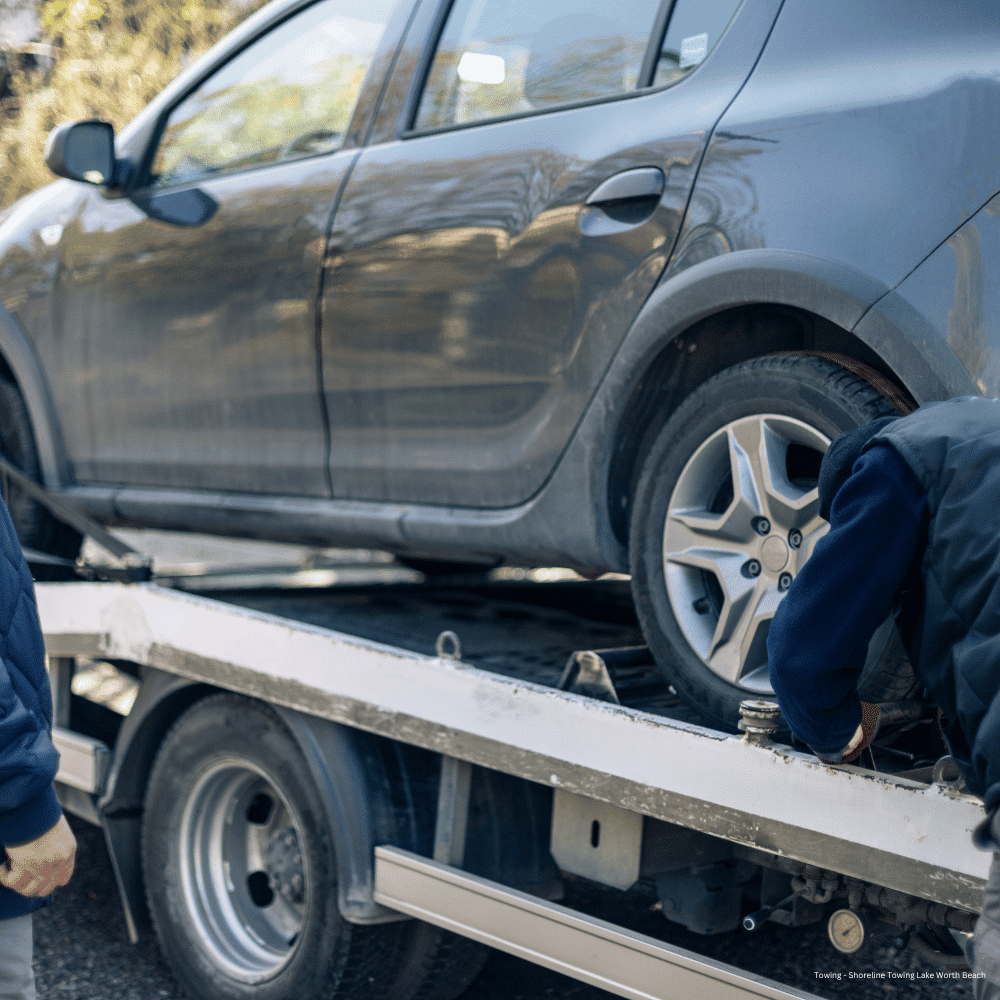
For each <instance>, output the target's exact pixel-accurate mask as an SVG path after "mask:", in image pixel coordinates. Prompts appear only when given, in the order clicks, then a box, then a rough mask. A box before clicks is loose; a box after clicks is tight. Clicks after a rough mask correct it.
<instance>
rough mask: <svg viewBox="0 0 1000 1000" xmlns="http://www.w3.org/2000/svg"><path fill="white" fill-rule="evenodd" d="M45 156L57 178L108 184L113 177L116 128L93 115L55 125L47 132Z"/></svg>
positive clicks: (111, 182)
mask: <svg viewBox="0 0 1000 1000" xmlns="http://www.w3.org/2000/svg"><path fill="white" fill-rule="evenodd" d="M44 156H45V163H46V166H48V168H49V170H51V171H52V173H54V174H55V175H56V176H57V177H68V178H69V179H70V180H73V181H83V182H84V183H85V184H97V185H104V186H109V185H111V184H113V183H114V179H115V130H114V128H113V126H112V125H111V124H110V123H109V122H102V121H99V120H98V119H96V118H91V119H88V120H87V121H82V122H67V123H66V124H65V125H58V126H56V127H55V128H54V129H53V130H52V131H51V132H50V133H49V138H48V140H47V141H46V143H45V153H44Z"/></svg>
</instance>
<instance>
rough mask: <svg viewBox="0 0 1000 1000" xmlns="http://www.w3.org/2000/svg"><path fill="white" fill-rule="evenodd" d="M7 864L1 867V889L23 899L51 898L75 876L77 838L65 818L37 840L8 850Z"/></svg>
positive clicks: (60, 818) (60, 819)
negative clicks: (34, 897) (31, 897)
mask: <svg viewBox="0 0 1000 1000" xmlns="http://www.w3.org/2000/svg"><path fill="white" fill-rule="evenodd" d="M6 851H7V863H6V864H4V865H0V885H5V886H6V887H7V888H8V889H13V890H14V892H17V893H20V894H21V895H22V896H48V895H50V894H51V893H52V890H53V889H55V888H56V886H59V885H65V884H66V883H67V882H68V881H69V880H70V877H71V876H72V875H73V865H74V863H75V861H76V837H74V836H73V831H72V830H71V829H70V828H69V823H67V822H66V817H65V816H60V817H59V822H58V823H56V825H55V826H54V827H52V829H51V830H49V831H48V832H47V833H43V834H42V835H41V836H40V837H39V838H38V839H37V840H32V841H29V842H28V843H27V844H21V845H19V846H18V847H8V848H6Z"/></svg>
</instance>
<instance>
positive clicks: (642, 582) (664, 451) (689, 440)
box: [630, 355, 896, 728]
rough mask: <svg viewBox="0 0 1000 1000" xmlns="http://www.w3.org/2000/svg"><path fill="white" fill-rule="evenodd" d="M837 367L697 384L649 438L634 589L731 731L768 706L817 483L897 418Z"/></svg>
mask: <svg viewBox="0 0 1000 1000" xmlns="http://www.w3.org/2000/svg"><path fill="white" fill-rule="evenodd" d="M895 412H896V411H895V409H894V407H893V405H892V404H891V403H890V402H889V401H888V400H887V399H886V398H885V397H884V396H883V395H882V394H881V393H880V392H879V391H878V390H877V389H875V388H874V387H873V386H872V385H871V384H870V383H869V382H868V381H866V380H865V379H863V378H861V377H859V376H858V375H856V374H853V373H852V372H850V371H847V370H846V369H845V368H843V367H841V366H840V365H839V364H837V363H836V362H834V361H831V360H827V359H825V358H820V357H814V356H808V355H781V356H774V357H767V358H761V359H757V360H755V361H749V362H745V363H743V364H739V365H736V366H735V367H733V368H729V369H727V370H726V371H724V372H722V373H721V374H719V375H717V376H715V377H714V378H712V379H710V380H709V381H707V382H705V383H704V384H703V385H702V386H700V387H699V388H698V389H696V390H695V391H694V392H693V393H692V394H691V395H690V396H689V397H688V399H687V400H685V402H684V403H683V404H682V405H681V406H680V407H679V408H678V409H677V410H676V411H675V412H674V413H673V414H672V415H671V416H670V418H669V419H668V420H667V421H666V423H665V424H664V425H663V427H662V428H661V429H660V431H659V433H657V434H656V435H655V437H654V439H653V441H652V444H651V446H650V448H649V450H648V452H647V453H646V457H645V460H644V462H643V463H642V467H641V470H640V473H639V477H638V481H637V486H636V491H635V503H634V507H633V517H632V525H631V538H630V561H631V571H632V589H633V594H634V597H635V602H636V609H637V612H638V615H639V619H640V622H641V624H642V627H643V630H644V632H645V635H646V638H647V641H648V642H649V645H650V647H651V649H652V651H653V654H654V656H655V657H656V660H657V663H658V664H659V666H660V668H661V669H662V671H663V673H664V674H665V675H666V677H667V679H668V680H669V682H670V683H671V684H672V685H673V686H674V688H675V689H676V690H677V692H678V694H680V695H681V696H682V697H683V698H684V699H685V700H686V701H688V702H689V703H690V704H692V705H693V706H694V707H695V708H697V709H698V710H699V711H701V712H702V713H703V714H704V715H705V716H707V717H708V718H709V719H711V720H712V721H714V722H716V723H718V724H720V725H723V726H726V727H729V728H734V727H735V725H736V722H737V721H738V719H739V705H740V702H741V701H742V700H743V699H745V698H754V697H758V698H759V697H767V696H768V695H771V694H772V693H773V692H772V689H771V686H770V681H769V679H768V669H767V648H766V640H767V632H768V628H769V626H770V622H771V619H772V617H773V615H774V612H775V610H776V609H777V607H778V604H779V603H780V601H781V599H782V596H783V594H784V592H785V590H787V588H788V586H789V585H790V583H791V582H792V580H794V578H795V576H796V575H797V574H798V572H799V571H800V570H801V568H802V566H803V565H804V563H805V561H806V560H807V559H808V558H809V555H810V554H811V552H812V550H813V547H814V546H815V544H816V542H817V541H818V540H819V539H820V538H821V537H822V536H823V535H824V534H825V533H826V531H827V528H828V525H827V523H826V522H825V521H824V520H822V518H820V516H819V496H818V490H817V488H816V484H817V481H818V477H819V467H820V462H821V460H822V456H823V453H824V452H825V451H826V449H827V448H828V447H829V445H830V442H831V441H832V440H833V439H834V438H836V437H838V436H839V435H840V434H842V433H844V432H845V431H848V430H851V429H852V428H854V427H857V426H859V425H861V424H864V423H868V422H869V421H871V420H875V419H877V418H878V417H881V416H886V415H889V414H894V413H895Z"/></svg>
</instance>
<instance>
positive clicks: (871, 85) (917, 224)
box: [669, 0, 1000, 288]
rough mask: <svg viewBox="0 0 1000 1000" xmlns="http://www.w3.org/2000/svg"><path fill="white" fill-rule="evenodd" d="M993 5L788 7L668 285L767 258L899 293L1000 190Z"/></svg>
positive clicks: (735, 118)
mask: <svg viewBox="0 0 1000 1000" xmlns="http://www.w3.org/2000/svg"><path fill="white" fill-rule="evenodd" d="M997 120H1000V22H998V21H997V18H996V7H995V5H994V4H991V3H989V2H988V0H979V2H967V3H965V2H964V3H961V4H948V5H942V4H940V3H938V2H936V0H917V2H913V0H881V2H879V3H871V2H869V0H849V2H842V3H836V4H816V3H813V2H810V0H786V2H785V4H784V6H783V8H782V11H781V16H780V17H779V18H778V20H777V23H776V24H775V28H774V31H773V32H772V34H771V37H770V39H769V40H768V44H767V47H766V49H765V51H764V53H763V55H762V56H761V59H760V62H759V64H758V65H757V68H756V69H755V71H754V73H753V76H752V77H751V79H750V81H749V82H748V84H747V86H746V87H744V88H743V90H742V91H741V92H740V95H739V97H738V98H737V99H736V100H735V101H734V102H733V104H732V106H731V107H730V108H729V110H728V111H727V112H726V114H725V115H724V116H723V118H722V120H721V121H720V122H719V125H718V127H717V129H716V131H715V134H714V136H713V138H712V142H711V144H710V146H709V150H708V152H707V154H706V156H705V162H704V165H703V167H702V169H701V171H700V173H699V176H698V183H697V185H696V188H695V192H694V196H693V198H692V201H691V207H690V209H689V211H688V215H687V218H686V220H685V224H684V233H683V235H682V237H681V240H680V243H679V244H678V248H677V251H676V253H675V254H674V257H673V259H672V260H671V263H670V269H669V274H676V273H678V272H680V271H682V270H683V269H684V268H686V267H690V266H692V265H693V264H695V263H697V262H698V261H700V260H705V259H707V258H708V257H711V256H716V255H718V254H722V253H731V252H733V251H737V250H746V249H754V248H757V247H768V248H771V249H785V250H799V251H802V252H805V253H815V254H819V255H821V256H824V257H827V258H829V259H831V260H835V261H840V262H842V263H844V264H847V265H848V266H850V267H852V268H855V269H856V270H858V271H860V272H861V273H863V274H867V275H870V276H871V277H872V278H874V279H875V280H877V281H880V282H881V283H882V284H884V285H886V286H887V287H888V288H893V287H895V286H896V285H897V284H898V283H899V282H900V281H902V280H903V278H905V277H906V275H907V274H909V273H910V271H912V270H913V268H915V267H916V266H917V265H918V264H919V263H920V261H921V260H923V259H924V257H926V256H927V255H928V254H929V253H930V252H931V251H932V250H933V249H934V248H935V247H936V246H937V245H938V244H939V243H940V242H941V241H942V240H944V239H946V238H947V236H948V235H949V234H950V233H951V232H952V231H953V230H954V229H956V228H957V227H958V226H959V225H961V223H962V222H963V221H964V220H965V219H967V218H969V217H970V216H971V215H972V214H973V213H974V212H976V211H977V210H978V209H979V208H980V207H981V206H982V205H983V204H984V203H985V202H986V201H988V200H989V198H991V197H992V196H993V194H995V193H996V192H997V191H998V190H1000V161H998V159H997V155H996V148H995V147H996V142H995V138H994V135H993V129H992V127H984V126H986V125H987V123H993V122H996V121H997Z"/></svg>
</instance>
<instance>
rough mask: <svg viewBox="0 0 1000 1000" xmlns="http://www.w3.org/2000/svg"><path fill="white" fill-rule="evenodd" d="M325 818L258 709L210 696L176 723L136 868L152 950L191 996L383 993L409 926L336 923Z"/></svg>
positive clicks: (237, 999)
mask: <svg viewBox="0 0 1000 1000" xmlns="http://www.w3.org/2000/svg"><path fill="white" fill-rule="evenodd" d="M323 815H324V811H323V807H322V803H321V801H320V799H319V793H318V791H317V789H316V787H315V785H314V783H313V781H312V778H311V776H310V772H309V768H308V765H307V764H306V762H305V760H304V759H303V757H302V754H301V752H300V751H299V748H298V746H297V744H296V742H295V740H294V739H293V738H292V736H291V734H290V733H289V732H288V730H287V729H286V728H285V726H284V725H283V724H282V722H281V720H280V719H279V718H278V716H277V715H276V714H275V713H273V712H272V711H271V710H270V709H268V708H267V706H266V705H263V704H261V703H260V702H256V701H253V700H251V699H248V698H243V697H240V696H237V695H230V694H221V695H215V696H212V697H209V698H206V699H205V700H204V701H200V702H198V703H197V704H195V705H194V706H193V707H192V708H190V709H189V710H188V711H186V712H185V713H184V714H183V715H182V716H181V717H180V718H179V719H178V720H177V722H176V723H175V724H174V726H173V728H172V729H171V730H170V731H169V733H168V734H167V736H166V737H165V739H164V741H163V744H162V745H161V747H160V749H159V752H158V754H157V757H156V761H155V764H154V766H153V770H152V773H151V774H150V778H149V783H148V786H147V793H146V805H145V811H144V816H143V825H142V861H143V874H144V878H145V885H146V896H147V900H148V903H149V909H150V914H151V916H152V920H153V925H154V927H155V930H156V934H157V937H158V939H159V942H160V947H161V949H162V951H163V954H164V956H165V958H166V960H167V962H168V963H169V964H170V966H171V968H172V969H173V971H174V974H175V975H176V976H177V979H178V980H179V981H180V982H181V984H182V985H183V986H184V987H185V989H187V990H188V991H189V992H190V993H191V995H192V996H196V997H199V998H205V1000H250V998H253V1000H303V998H306V997H308V998H311V1000H312V998H316V1000H332V998H334V997H336V998H338V1000H348V998H355V997H356V998H359V1000H360V998H362V997H364V998H367V1000H374V998H376V997H380V996H382V995H383V993H384V992H385V989H386V988H387V986H388V983H389V980H390V979H391V978H392V975H393V970H394V966H395V964H396V956H397V954H398V950H399V948H400V945H401V942H402V939H403V936H404V935H405V934H406V933H407V932H408V930H409V924H407V923H388V924H378V925H374V926H358V925H355V924H350V923H348V922H347V921H345V920H344V919H343V918H342V917H341V915H340V912H339V909H338V906H337V885H336V863H335V853H334V852H335V851H336V844H334V843H333V842H332V839H331V837H330V835H329V832H328V830H327V829H326V826H325V823H324V822H323V819H322V817H323Z"/></svg>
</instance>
